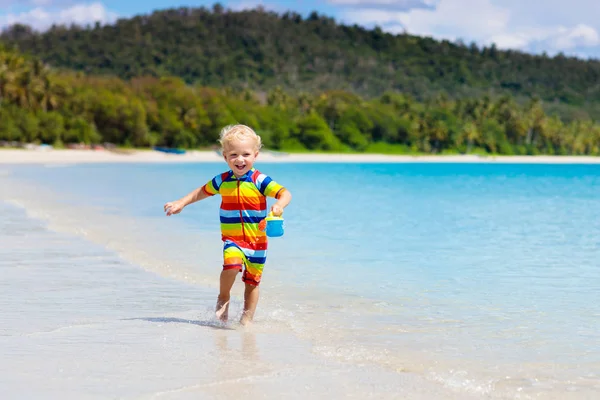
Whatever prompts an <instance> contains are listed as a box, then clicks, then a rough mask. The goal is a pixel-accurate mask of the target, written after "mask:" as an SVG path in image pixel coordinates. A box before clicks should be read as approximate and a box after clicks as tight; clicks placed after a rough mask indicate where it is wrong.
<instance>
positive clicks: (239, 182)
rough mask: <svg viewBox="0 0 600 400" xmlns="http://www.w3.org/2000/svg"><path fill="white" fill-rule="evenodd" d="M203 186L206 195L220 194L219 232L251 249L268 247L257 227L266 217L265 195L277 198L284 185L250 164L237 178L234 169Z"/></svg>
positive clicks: (264, 234)
mask: <svg viewBox="0 0 600 400" xmlns="http://www.w3.org/2000/svg"><path fill="white" fill-rule="evenodd" d="M202 190H203V191H204V193H206V194H207V195H209V196H214V195H216V194H217V193H218V194H220V195H221V210H220V212H219V216H220V218H221V236H222V239H223V241H225V240H231V241H232V242H234V243H236V244H238V245H240V246H242V247H246V248H249V249H253V250H266V249H267V235H266V233H265V232H264V231H263V230H261V229H260V228H259V227H258V224H259V223H260V221H262V220H263V219H265V218H266V217H267V196H268V197H274V198H276V199H278V198H279V196H280V195H281V194H282V193H283V192H284V191H285V188H284V187H283V186H281V185H280V184H278V183H277V182H275V181H274V180H272V179H271V178H270V177H269V176H267V175H265V174H263V173H261V172H260V171H257V170H256V169H254V168H252V169H251V170H250V171H248V172H247V173H246V174H245V175H244V176H242V177H240V178H238V177H236V176H235V175H234V173H233V171H228V172H224V173H222V174H220V175H217V176H215V177H214V178H213V179H211V180H210V181H208V182H207V183H206V184H205V185H204V186H203V187H202Z"/></svg>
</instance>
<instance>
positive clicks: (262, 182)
mask: <svg viewBox="0 0 600 400" xmlns="http://www.w3.org/2000/svg"><path fill="white" fill-rule="evenodd" d="M256 187H257V188H258V190H259V191H260V192H261V193H262V194H263V195H264V196H266V197H274V198H276V199H278V198H279V196H280V195H281V194H282V193H283V192H284V191H285V188H284V187H283V186H281V185H280V184H279V183H277V182H275V181H274V180H273V179H271V178H270V177H269V176H267V175H265V174H259V175H258V176H257V177H256Z"/></svg>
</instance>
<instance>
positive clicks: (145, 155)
mask: <svg viewBox="0 0 600 400" xmlns="http://www.w3.org/2000/svg"><path fill="white" fill-rule="evenodd" d="M219 161H222V158H221V157H220V156H219V155H218V154H217V153H216V152H214V151H188V152H187V153H185V154H167V153H162V152H158V151H144V150H132V151H130V152H128V153H117V152H112V151H108V150H21V149H2V150H0V164H87V163H198V162H219ZM258 162H284V163H319V162H331V163H344V162H350V163H427V162H431V163H511V164H600V157H594V156H549V155H540V156H479V155H386V154H334V153H332V154H327V153H297V154H294V153H292V154H285V155H275V154H272V153H269V152H268V151H266V152H262V153H261V154H260V155H259V158H258Z"/></svg>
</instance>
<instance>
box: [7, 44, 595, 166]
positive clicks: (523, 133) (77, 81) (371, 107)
mask: <svg viewBox="0 0 600 400" xmlns="http://www.w3.org/2000/svg"><path fill="white" fill-rule="evenodd" d="M542 105H543V102H542V101H541V100H539V99H535V98H534V99H531V100H529V101H528V102H527V103H526V104H525V105H521V104H518V103H517V102H516V101H515V100H514V98H512V97H510V96H507V95H505V96H501V97H499V98H497V99H494V98H491V97H489V96H482V97H479V98H472V99H451V98H449V97H447V96H445V95H443V94H441V95H438V96H436V97H434V98H432V99H430V100H427V101H418V100H416V99H414V98H413V97H411V96H410V95H407V94H401V93H397V92H391V91H390V92H386V93H384V94H382V95H381V96H378V97H374V98H363V97H361V96H359V95H357V94H355V93H352V92H350V91H342V90H326V91H321V92H313V93H309V92H301V93H298V94H293V95H292V94H290V93H288V92H286V91H285V90H283V89H282V88H280V87H275V88H273V89H270V90H268V91H256V90H251V89H249V88H245V89H239V88H232V87H222V88H212V87H207V86H201V85H189V84H187V83H186V82H185V81H184V80H182V79H181V78H178V77H153V76H142V77H135V78H131V79H130V80H127V81H126V80H123V79H120V78H117V77H110V76H95V75H87V74H84V73H81V72H69V71H54V70H52V69H51V68H50V67H49V66H48V65H46V64H44V63H43V62H42V61H40V60H39V59H35V58H32V57H29V56H26V55H23V54H21V53H19V52H15V51H13V50H8V49H6V48H1V47H0V140H4V141H18V142H27V143H48V144H53V145H55V146H62V145H64V144H68V143H87V144H94V143H105V142H109V143H113V144H115V145H119V146H130V147H148V146H156V145H159V146H167V147H181V148H199V147H210V146H214V145H215V144H216V142H217V136H218V133H219V130H220V128H221V127H223V126H224V125H226V124H231V123H243V124H247V125H249V126H252V127H253V128H255V129H256V131H257V132H258V133H259V134H260V135H261V136H262V138H263V141H264V144H265V146H266V147H267V148H270V149H276V150H287V151H335V152H346V151H358V152H382V153H435V154H447V153H474V152H478V153H493V154H560V155H563V154H564V155H567V154H573V155H580V154H581V155H583V154H588V155H600V125H598V124H595V123H594V122H593V121H592V120H575V121H571V122H563V121H562V120H561V119H560V118H559V117H557V116H550V115H548V114H547V113H546V112H545V111H544V109H543V106H542Z"/></svg>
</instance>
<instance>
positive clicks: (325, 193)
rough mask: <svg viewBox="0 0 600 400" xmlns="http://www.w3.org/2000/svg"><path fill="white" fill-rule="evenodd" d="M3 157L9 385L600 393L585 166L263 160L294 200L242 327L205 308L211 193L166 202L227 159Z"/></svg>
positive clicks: (34, 391) (323, 393)
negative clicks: (170, 212) (249, 320)
mask: <svg viewBox="0 0 600 400" xmlns="http://www.w3.org/2000/svg"><path fill="white" fill-rule="evenodd" d="M263 156H264V157H263ZM0 160H1V162H2V163H3V165H1V166H0V188H1V189H0V243H2V245H1V246H0V269H2V271H3V279H2V281H1V282H0V287H1V289H2V290H0V305H2V307H3V310H4V311H3V315H2V318H1V319H2V324H0V348H1V349H2V351H3V354H4V357H3V358H2V359H1V360H0V376H1V378H0V387H2V388H3V389H4V390H3V393H4V394H5V395H6V396H7V397H8V398H21V397H23V398H47V399H61V400H64V399H105V398H122V399H162V398H165V399H175V400H179V399H188V398H203V399H204V398H206V399H237V398H246V397H248V396H251V397H254V398H262V399H279V398H289V399H304V398H314V399H330V398H340V399H341V398H344V399H345V398H357V399H404V398H409V399H421V400H454V399H456V400H459V399H460V400H463V399H465V400H468V399H480V398H489V399H515V398H520V399H540V398H544V399H552V400H554V399H556V400H565V399H569V400H571V399H573V400H580V399H584V400H587V399H595V398H597V397H598V394H599V393H600V376H599V375H598V373H597V371H598V370H599V369H598V366H599V365H600V359H599V356H598V355H599V354H600V351H599V350H600V349H599V348H598V345H597V343H600V342H599V341H598V339H599V336H598V332H600V326H599V325H598V324H599V322H598V319H597V318H595V316H596V315H598V313H599V312H600V310H599V308H598V305H597V301H595V300H594V299H595V297H596V295H597V287H598V285H599V284H600V281H599V277H598V274H597V260H598V259H600V254H599V252H598V246H597V237H598V232H600V215H598V210H600V207H599V205H598V201H599V200H598V190H599V188H600V171H598V166H597V165H596V164H597V162H596V161H595V159H593V158H591V159H589V160H588V159H584V158H577V157H575V158H569V157H567V158H557V157H548V158H544V157H532V158H526V160H529V161H520V162H517V160H519V158H502V161H506V163H505V164H503V163H501V162H488V161H489V159H482V158H479V157H474V156H465V157H406V156H397V157H394V156H379V155H365V156H359V155H330V154H325V155H321V154H318V155H317V154H298V155H295V154H291V155H273V154H269V153H268V152H265V153H264V154H261V159H260V160H259V161H258V162H257V164H256V167H257V168H258V169H260V170H261V171H267V172H268V173H269V174H270V176H272V177H273V178H274V179H277V181H280V182H281V183H283V184H286V185H287V187H289V188H290V190H291V191H292V193H293V194H294V200H293V203H292V205H291V206H290V207H289V208H288V209H286V212H285V218H286V232H285V235H284V236H283V237H282V238H278V239H273V240H272V241H271V242H270V244H269V246H270V247H269V259H268V261H267V266H266V267H265V277H264V281H263V282H262V283H261V300H260V301H259V306H258V309H257V315H256V320H255V323H254V324H253V325H252V326H250V327H241V326H240V325H239V324H238V323H237V320H238V319H239V317H240V313H241V307H242V298H243V297H242V294H243V284H242V283H241V281H240V280H239V279H238V280H237V281H236V283H235V285H234V288H233V292H232V304H231V307H232V308H231V315H232V321H231V323H230V324H228V325H221V324H220V323H218V322H217V321H216V320H215V318H214V303H215V299H216V294H217V291H218V275H219V271H220V265H221V264H222V248H221V242H220V235H219V219H218V205H219V199H218V198H211V199H207V200H205V201H204V202H202V204H196V205H193V206H190V207H189V208H186V209H185V210H184V212H182V213H181V214H180V215H177V216H174V217H169V218H167V217H165V215H164V211H163V208H162V206H163V204H164V203H165V202H166V201H170V200H173V199H174V198H176V197H178V196H181V195H184V194H186V193H187V192H189V191H190V190H191V189H193V188H195V187H198V186H199V185H202V184H204V183H205V182H206V181H207V180H208V179H210V178H211V177H213V176H215V175H216V174H218V173H220V172H222V171H223V168H224V167H225V163H224V162H223V161H222V159H221V158H220V157H219V156H218V154H216V153H215V152H188V153H187V154H185V155H169V154H164V153H159V152H153V151H135V152H133V153H132V154H116V153H112V152H108V151H86V150H49V151H32V150H1V151H0ZM9 160H10V162H9ZM482 160H483V161H484V162H482ZM486 160H487V161H486ZM542 160H543V161H542ZM559 160H560V161H559ZM583 160H588V162H582V161H583ZM533 161H535V162H533ZM401 162H404V163H406V164H404V165H402V168H398V165H397V164H395V163H401ZM559 164H562V165H559ZM567 164H568V165H567ZM357 181H358V182H360V186H358V187H357V188H358V190H357V191H356V192H355V191H353V192H352V197H351V198H352V201H347V200H346V196H345V194H347V193H349V192H348V189H349V188H355V186H353V185H355V183H356V182H357ZM317 194H318V195H317Z"/></svg>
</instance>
